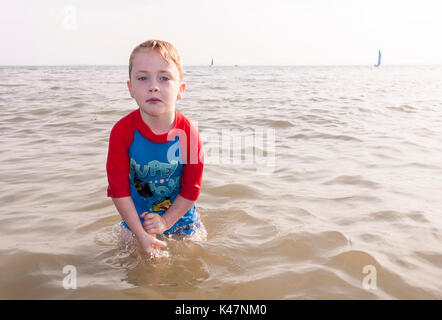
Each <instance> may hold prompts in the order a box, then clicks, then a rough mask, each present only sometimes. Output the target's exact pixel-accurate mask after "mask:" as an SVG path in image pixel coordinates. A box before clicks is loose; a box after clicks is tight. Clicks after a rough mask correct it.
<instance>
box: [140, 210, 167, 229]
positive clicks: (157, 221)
mask: <svg viewBox="0 0 442 320" xmlns="http://www.w3.org/2000/svg"><path fill="white" fill-rule="evenodd" d="M140 217H141V218H144V222H143V228H144V230H146V231H147V232H148V233H160V234H161V233H163V232H164V231H166V230H168V229H169V228H168V227H167V222H166V220H165V219H164V218H163V217H162V216H160V215H159V214H156V213H148V212H143V213H142V214H141V216H140Z"/></svg>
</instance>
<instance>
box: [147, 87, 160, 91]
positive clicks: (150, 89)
mask: <svg viewBox="0 0 442 320" xmlns="http://www.w3.org/2000/svg"><path fill="white" fill-rule="evenodd" d="M158 90H159V89H158V87H157V86H152V87H150V88H149V92H157V91H158Z"/></svg>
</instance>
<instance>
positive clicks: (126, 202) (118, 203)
mask: <svg viewBox="0 0 442 320" xmlns="http://www.w3.org/2000/svg"><path fill="white" fill-rule="evenodd" d="M112 201H113V202H114V204H115V207H116V208H117V210H118V212H119V213H120V215H121V217H122V218H123V219H124V221H125V222H126V223H127V225H128V226H129V228H130V229H131V230H132V232H133V233H134V234H135V237H136V238H137V240H138V242H139V243H140V246H141V248H142V249H143V250H144V251H146V252H151V251H152V249H153V246H155V247H165V246H166V243H164V242H162V241H160V240H158V239H156V238H154V237H153V236H152V235H150V234H148V233H147V232H146V231H145V230H144V228H143V225H142V224H141V221H140V219H139V218H138V213H137V210H136V209H135V205H134V203H133V201H132V198H131V197H122V198H112Z"/></svg>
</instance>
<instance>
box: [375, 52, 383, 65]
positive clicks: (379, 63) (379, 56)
mask: <svg viewBox="0 0 442 320" xmlns="http://www.w3.org/2000/svg"><path fill="white" fill-rule="evenodd" d="M381 59H382V54H381V50H379V54H378V64H375V67H379V66H380V65H381Z"/></svg>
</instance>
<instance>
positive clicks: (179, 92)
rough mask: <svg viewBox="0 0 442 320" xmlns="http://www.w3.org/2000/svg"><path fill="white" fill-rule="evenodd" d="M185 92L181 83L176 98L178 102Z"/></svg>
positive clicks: (183, 84)
mask: <svg viewBox="0 0 442 320" xmlns="http://www.w3.org/2000/svg"><path fill="white" fill-rule="evenodd" d="M185 90H186V84H185V83H184V82H181V84H180V87H179V91H178V96H177V99H178V100H180V99H181V98H182V97H183V94H184V91H185Z"/></svg>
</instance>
